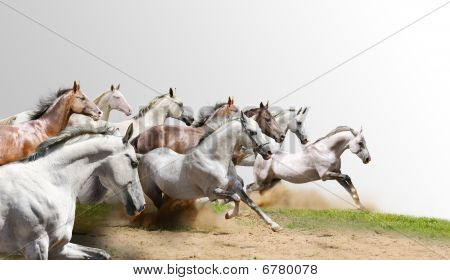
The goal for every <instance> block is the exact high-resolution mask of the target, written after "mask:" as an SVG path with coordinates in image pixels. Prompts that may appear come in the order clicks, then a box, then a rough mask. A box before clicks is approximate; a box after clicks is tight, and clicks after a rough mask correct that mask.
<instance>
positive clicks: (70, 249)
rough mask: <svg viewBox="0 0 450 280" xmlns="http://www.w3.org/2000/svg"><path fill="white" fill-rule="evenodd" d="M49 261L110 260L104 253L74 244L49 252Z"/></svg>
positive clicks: (100, 250)
mask: <svg viewBox="0 0 450 280" xmlns="http://www.w3.org/2000/svg"><path fill="white" fill-rule="evenodd" d="M50 258H51V259H57V260H110V259H111V256H110V255H109V254H108V253H106V251H104V250H102V249H97V248H91V247H87V246H82V245H78V244H74V243H67V244H65V245H64V246H62V247H59V248H57V249H55V250H52V252H50Z"/></svg>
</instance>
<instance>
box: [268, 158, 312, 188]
mask: <svg viewBox="0 0 450 280" xmlns="http://www.w3.org/2000/svg"><path fill="white" fill-rule="evenodd" d="M272 171H273V175H274V177H276V178H278V179H282V180H285V181H288V182H291V183H294V184H303V183H308V182H312V181H316V180H319V179H320V176H319V174H318V173H317V171H316V169H314V168H313V167H312V166H310V165H309V164H307V163H304V162H298V161H292V162H283V161H280V162H278V161H276V160H274V162H273V165H272Z"/></svg>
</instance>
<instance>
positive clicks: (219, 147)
mask: <svg viewBox="0 0 450 280" xmlns="http://www.w3.org/2000/svg"><path fill="white" fill-rule="evenodd" d="M240 133H242V126H241V125H240V123H238V122H236V121H230V123H227V124H225V125H223V126H222V127H220V128H219V129H218V130H216V131H215V132H214V133H212V134H211V135H209V136H208V137H206V139H205V140H204V141H203V142H202V143H201V144H200V145H199V146H197V149H196V152H198V151H200V152H203V153H204V154H205V155H206V156H207V157H209V158H211V159H212V160H215V161H218V162H221V163H222V164H223V165H225V166H226V165H228V164H229V162H231V160H232V156H233V153H234V150H235V147H236V145H237V144H238V140H239V136H240Z"/></svg>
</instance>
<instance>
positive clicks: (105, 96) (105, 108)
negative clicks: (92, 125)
mask: <svg viewBox="0 0 450 280" xmlns="http://www.w3.org/2000/svg"><path fill="white" fill-rule="evenodd" d="M100 96H101V98H100V99H99V100H97V101H96V102H95V105H97V107H98V108H99V109H100V110H101V111H102V112H103V115H102V117H101V120H104V121H107V120H108V119H109V114H110V113H111V106H109V97H110V96H111V92H110V91H108V92H106V93H102V94H101V95H100Z"/></svg>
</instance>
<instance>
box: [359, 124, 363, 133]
mask: <svg viewBox="0 0 450 280" xmlns="http://www.w3.org/2000/svg"><path fill="white" fill-rule="evenodd" d="M362 131H363V129H362V125H361V128H360V129H359V134H361V133H362Z"/></svg>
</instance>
